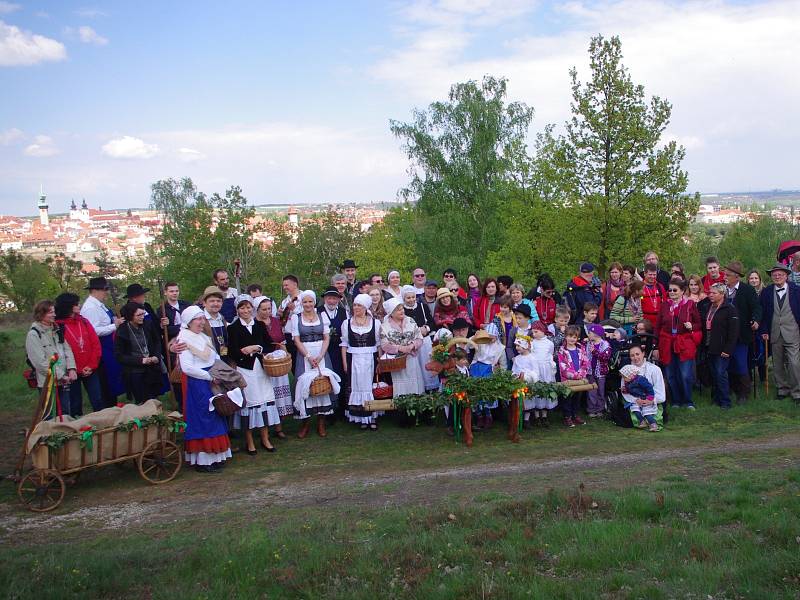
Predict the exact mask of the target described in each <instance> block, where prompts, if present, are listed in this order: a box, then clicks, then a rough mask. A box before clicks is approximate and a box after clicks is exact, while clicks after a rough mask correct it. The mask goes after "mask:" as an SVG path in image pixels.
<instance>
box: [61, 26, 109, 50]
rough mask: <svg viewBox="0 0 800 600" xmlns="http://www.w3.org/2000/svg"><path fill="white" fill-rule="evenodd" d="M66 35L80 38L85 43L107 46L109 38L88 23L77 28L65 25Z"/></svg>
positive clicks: (70, 37)
mask: <svg viewBox="0 0 800 600" xmlns="http://www.w3.org/2000/svg"><path fill="white" fill-rule="evenodd" d="M64 35H65V36H67V37H68V38H69V39H73V40H79V41H80V42H82V43H84V44H94V45H95V46H105V45H106V44H108V38H107V37H103V36H102V35H100V34H99V33H97V32H96V31H95V30H94V29H92V28H91V27H89V26H88V25H81V26H80V27H78V28H77V29H75V28H73V27H64Z"/></svg>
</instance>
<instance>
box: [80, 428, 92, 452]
mask: <svg viewBox="0 0 800 600" xmlns="http://www.w3.org/2000/svg"><path fill="white" fill-rule="evenodd" d="M93 436H94V428H92V427H90V426H88V425H87V426H86V427H81V435H80V438H79V439H80V441H81V446H82V447H85V448H86V449H87V450H88V451H89V452H91V451H92V450H93V449H94V439H93Z"/></svg>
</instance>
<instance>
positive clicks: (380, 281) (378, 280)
mask: <svg viewBox="0 0 800 600" xmlns="http://www.w3.org/2000/svg"><path fill="white" fill-rule="evenodd" d="M372 283H383V279H376V280H375V281H373V282H372Z"/></svg>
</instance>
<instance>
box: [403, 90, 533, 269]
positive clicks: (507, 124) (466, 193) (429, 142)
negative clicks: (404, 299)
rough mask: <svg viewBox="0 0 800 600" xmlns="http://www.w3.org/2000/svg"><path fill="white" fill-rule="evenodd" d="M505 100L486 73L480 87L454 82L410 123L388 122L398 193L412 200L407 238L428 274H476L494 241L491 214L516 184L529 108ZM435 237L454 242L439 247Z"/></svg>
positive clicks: (497, 237) (497, 238)
mask: <svg viewBox="0 0 800 600" xmlns="http://www.w3.org/2000/svg"><path fill="white" fill-rule="evenodd" d="M505 96H506V80H505V79H496V78H494V77H489V76H487V77H485V78H484V79H483V81H482V82H481V84H480V85H479V84H478V83H476V82H475V81H468V82H466V83H459V84H455V85H454V86H452V87H451V89H450V94H449V100H448V101H447V102H434V103H432V104H431V105H430V106H429V107H428V109H427V111H420V110H416V111H414V120H413V122H411V123H401V122H399V121H392V122H391V131H392V133H393V134H394V135H395V136H397V137H398V138H400V139H401V140H403V142H404V150H405V152H406V154H407V155H408V158H409V159H410V160H411V168H410V173H411V182H410V183H409V185H408V187H406V188H405V189H403V190H401V196H402V197H404V198H406V199H412V198H414V199H416V200H417V203H416V205H415V207H414V209H413V210H414V212H415V217H416V218H415V220H414V228H413V230H412V231H411V232H409V235H410V237H409V239H408V241H410V242H412V243H413V247H414V248H416V250H417V252H418V255H419V256H420V257H425V258H426V259H427V260H426V266H427V268H428V269H430V270H432V271H435V272H441V271H443V270H444V269H445V268H447V267H454V268H456V269H457V270H458V271H460V272H464V273H466V272H468V271H475V270H477V271H480V270H482V268H483V265H484V261H485V260H486V257H487V256H488V254H489V252H490V251H492V250H494V249H496V248H497V247H498V246H499V245H500V244H501V243H502V237H501V229H500V225H501V224H500V222H499V220H498V219H497V215H498V211H499V209H500V207H501V206H502V204H503V202H504V201H505V199H506V198H507V197H508V194H509V193H510V190H511V189H513V188H514V187H515V184H514V182H515V181H520V180H522V179H523V175H522V174H523V173H524V171H525V169H526V163H527V157H526V154H525V141H524V140H525V136H526V134H527V130H528V126H529V125H530V122H531V119H532V118H533V110H532V109H530V108H528V107H527V106H525V105H524V104H522V103H518V102H513V103H509V104H507V103H506V100H505ZM443 236H447V238H448V239H449V240H453V241H455V242H456V243H453V244H442V238H443ZM428 261H429V262H428Z"/></svg>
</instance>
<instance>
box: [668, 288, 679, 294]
mask: <svg viewBox="0 0 800 600" xmlns="http://www.w3.org/2000/svg"><path fill="white" fill-rule="evenodd" d="M669 291H670V293H672V292H680V290H679V289H678V288H669Z"/></svg>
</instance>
